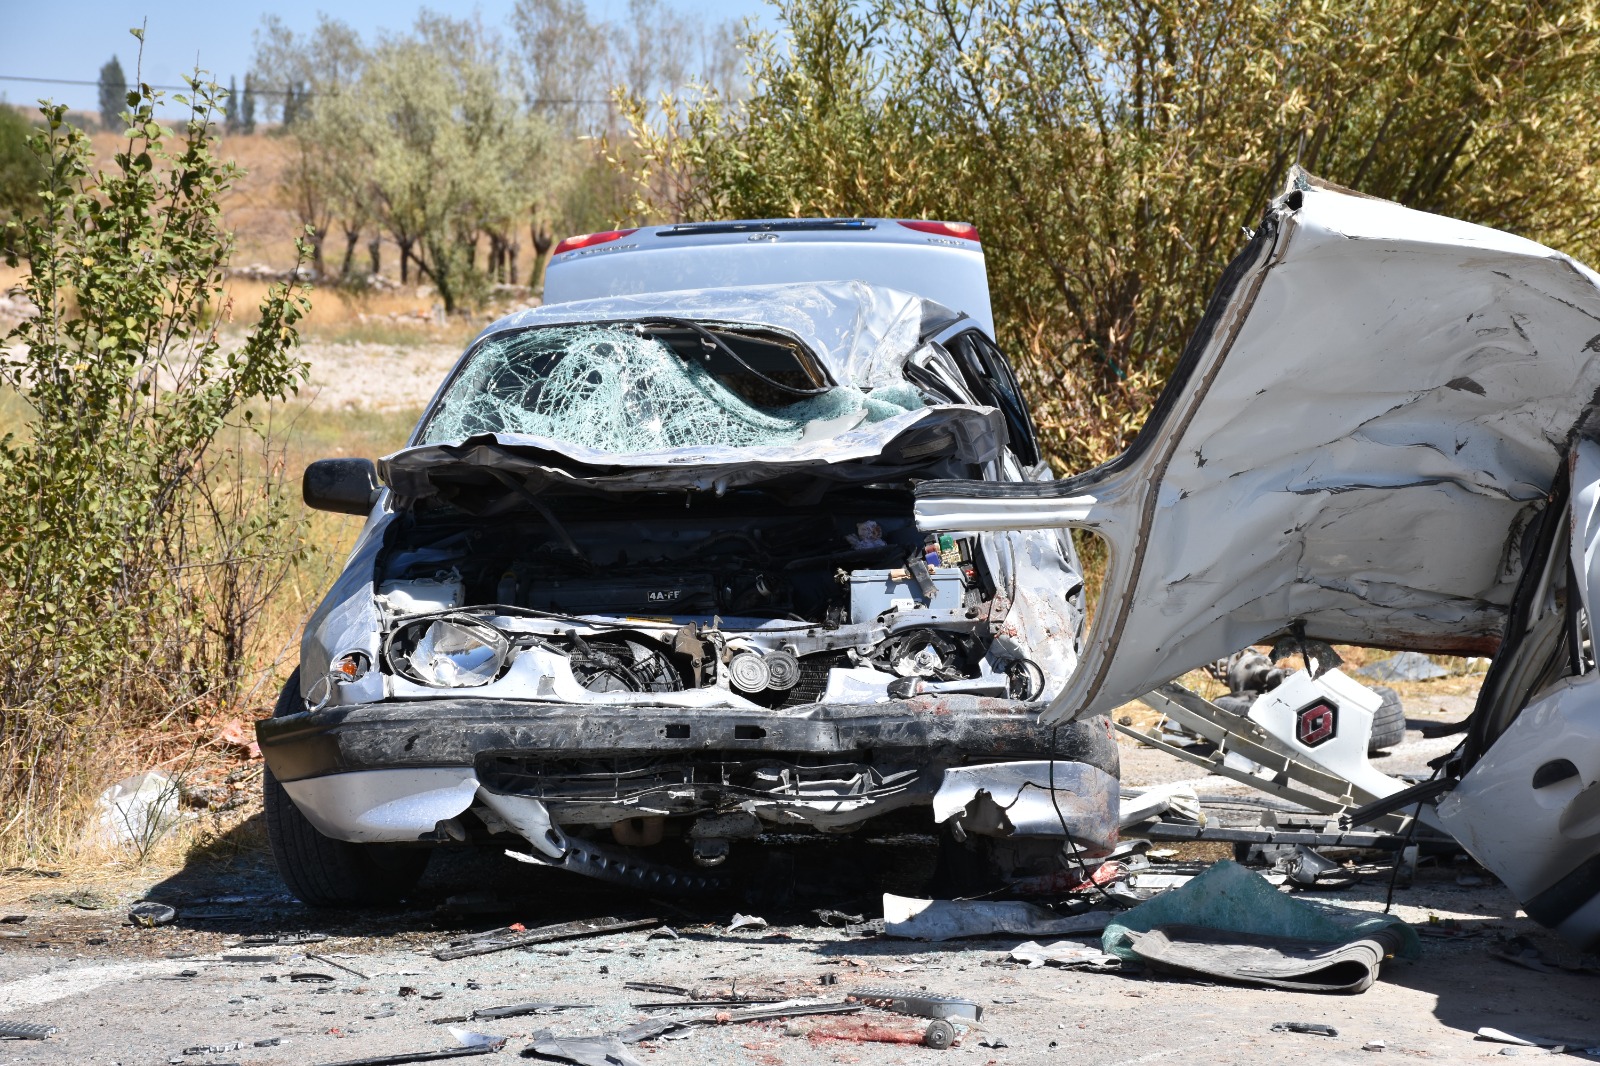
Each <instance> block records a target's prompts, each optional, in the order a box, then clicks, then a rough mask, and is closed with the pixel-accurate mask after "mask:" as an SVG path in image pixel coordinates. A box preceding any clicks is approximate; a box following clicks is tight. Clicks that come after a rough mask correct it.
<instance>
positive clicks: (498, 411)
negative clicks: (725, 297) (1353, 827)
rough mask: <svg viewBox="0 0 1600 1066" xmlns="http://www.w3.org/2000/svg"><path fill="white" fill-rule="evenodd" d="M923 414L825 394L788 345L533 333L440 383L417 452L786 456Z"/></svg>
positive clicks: (687, 336)
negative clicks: (504, 440)
mask: <svg viewBox="0 0 1600 1066" xmlns="http://www.w3.org/2000/svg"><path fill="white" fill-rule="evenodd" d="M921 406H923V400H922V397H921V395H920V394H919V393H918V392H917V390H916V389H915V388H913V387H912V386H910V385H903V386H902V385H896V386H890V387H888V388H877V389H874V390H872V392H871V394H870V395H869V394H867V393H865V392H862V391H861V390H859V389H856V388H851V387H835V386H831V385H829V384H828V382H827V380H826V378H825V377H824V376H823V373H822V371H821V369H820V368H819V367H818V366H817V365H816V362H815V361H814V360H813V359H812V358H811V357H810V355H809V354H808V353H806V352H805V350H804V349H802V348H801V347H800V346H799V345H798V344H796V343H795V342H794V341H792V340H790V339H788V338H786V337H782V336H780V335H778V334H774V333H764V332H757V331H749V332H746V331H729V330H723V329H718V330H715V331H713V330H711V329H707V328H705V327H703V326H699V325H697V324H693V323H688V322H683V323H677V322H674V323H672V324H668V325H661V326H657V325H655V324H651V325H650V326H648V327H643V326H639V327H636V326H635V325H633V324H631V323H629V324H622V325H610V324H607V325H574V326H545V327H540V328H534V329H529V330H524V331H521V332H516V333H509V334H505V335H500V336H495V337H491V338H489V339H488V340H486V341H484V342H483V343H482V344H480V345H479V346H478V348H477V350H476V351H475V352H474V353H473V354H472V355H471V357H470V358H469V360H468V362H467V365H466V366H465V367H464V368H463V369H462V371H461V372H460V373H459V374H458V375H457V376H456V378H455V380H454V381H452V382H451V384H450V386H449V388H448V389H447V390H446V391H445V394H444V396H443V397H442V398H441V399H440V402H439V405H438V407H437V408H436V409H435V411H434V414H433V416H432V417H431V418H430V419H429V420H428V424H427V425H426V427H424V429H423V432H422V434H421V437H420V439H419V441H418V443H420V444H439V443H443V442H448V441H456V440H461V439H464V438H466V437H471V436H475V435H478V434H484V433H506V434H515V435H520V436H535V437H547V438H550V439H553V440H557V441H562V442H564V443H567V444H573V445H578V446H581V447H585V448H592V449H595V450H597V451H605V452H613V453H617V454H624V455H626V454H636V453H642V452H654V451H663V450H669V449H674V448H683V447H705V446H720V447H731V448H748V447H757V446H761V445H781V444H793V443H797V442H799V441H802V440H807V439H818V438H821V437H825V436H831V435H834V434H836V433H840V432H844V431H847V430H849V429H852V428H854V427H855V426H857V425H861V424H863V423H867V422H877V421H880V420H882V419H884V418H888V417H890V416H891V415H895V414H900V413H902V412H904V411H908V410H912V409H915V408H917V407H921Z"/></svg>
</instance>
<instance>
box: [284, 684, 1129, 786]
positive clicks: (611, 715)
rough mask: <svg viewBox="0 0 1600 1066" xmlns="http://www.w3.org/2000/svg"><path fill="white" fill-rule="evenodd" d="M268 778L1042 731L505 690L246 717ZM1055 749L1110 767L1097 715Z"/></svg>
mask: <svg viewBox="0 0 1600 1066" xmlns="http://www.w3.org/2000/svg"><path fill="white" fill-rule="evenodd" d="M256 738H257V740H258V741H259V742H260V745H261V753H262V755H263V756H264V757H265V759H266V762H267V765H268V766H269V767H270V768H271V770H272V773H273V776H274V777H276V778H277V779H278V780H280V781H298V780H302V779H304V778H308V777H320V776H322V775H324V774H331V773H345V772H349V771H354V770H375V769H394V768H408V767H409V768H421V767H442V766H474V765H475V764H476V762H477V760H478V757H479V756H480V755H482V754H486V753H538V754H546V755H552V756H558V757H576V758H595V757H624V758H625V757H628V756H639V757H660V756H663V755H674V754H676V755H692V754H695V753H700V752H707V753H709V752H719V753H734V754H744V753H748V754H752V755H755V754H763V753H765V754H773V755H830V756H846V757H848V756H852V755H860V754H865V753H872V754H873V755H874V756H876V757H878V758H884V757H889V758H893V757H896V756H904V757H908V758H912V759H938V758H944V759H948V760H949V761H950V762H951V763H952V764H957V763H962V762H972V761H985V760H988V759H993V760H995V761H1006V760H1010V759H1017V758H1048V757H1049V755H1050V730H1049V729H1048V728H1047V727H1044V726H1041V725H1040V724H1039V722H1038V719H1037V718H1036V716H1035V715H1034V713H1033V712H1032V711H1031V710H1029V709H1028V708H1026V707H1023V706H1021V705H1018V704H1014V703H1012V702H1010V701H1007V700H995V699H974V698H971V697H965V698H962V699H960V700H956V699H945V700H936V699H928V698H921V699H917V700H911V701H906V702H901V703H889V704H872V705H864V706H847V707H836V706H828V707H823V706H817V707H812V708H808V709H806V710H805V711H803V712H799V713H785V712H781V711H743V710H728V709H725V708H717V709H697V708H685V707H660V706H644V707H641V706H622V707H606V706H594V705H588V704H551V703H539V702H532V701H529V702H521V701H511V700H483V699H477V700H475V699H470V698H468V699H440V700H426V701H388V702H384V703H374V704H366V705H363V706H360V707H351V708H337V709H331V710H325V711H314V712H313V711H307V712H302V713H300V714H292V715H287V716H285V717H282V718H269V719H266V720H264V721H261V722H257V723H256ZM1056 758H1058V759H1062V760H1070V761H1076V762H1086V763H1088V764H1090V765H1092V766H1097V767H1099V768H1100V769H1102V770H1104V771H1105V772H1107V773H1109V774H1111V775H1112V776H1116V774H1117V770H1118V760H1117V748H1116V743H1115V741H1114V740H1112V739H1111V736H1110V733H1109V731H1108V730H1107V729H1106V728H1105V721H1104V719H1103V718H1100V717H1095V718H1090V719H1087V720H1085V721H1081V722H1074V723H1070V724H1069V726H1067V727H1064V728H1062V729H1061V732H1060V738H1059V741H1058V744H1057V748H1056Z"/></svg>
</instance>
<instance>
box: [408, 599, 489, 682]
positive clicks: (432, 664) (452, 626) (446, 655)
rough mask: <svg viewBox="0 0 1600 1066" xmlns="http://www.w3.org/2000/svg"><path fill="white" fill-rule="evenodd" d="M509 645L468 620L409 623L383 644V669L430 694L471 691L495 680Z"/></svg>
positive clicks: (431, 620)
mask: <svg viewBox="0 0 1600 1066" xmlns="http://www.w3.org/2000/svg"><path fill="white" fill-rule="evenodd" d="M510 653H511V644H510V642H509V641H508V640H506V637H505V634H503V633H501V632H500V631H499V630H498V629H496V628H494V627H493V626H491V625H489V624H487V623H485V622H479V621H477V620H476V619H472V618H462V617H457V618H434V619H423V620H420V621H417V622H413V623H411V624H410V625H408V626H404V627H403V628H401V629H400V630H398V631H397V632H396V633H395V634H394V637H393V638H392V639H391V640H390V641H389V647H388V652H387V658H388V660H389V669H390V670H392V671H394V672H395V673H396V674H399V675H400V676H401V677H404V678H407V679H409V680H411V681H415V682H417V683H418V684H419V685H431V686H433V687H436V688H476V687H477V686H479V685H487V684H488V683H489V682H491V681H493V680H494V679H495V678H497V677H499V676H500V670H501V668H502V667H504V666H505V664H506V658H507V656H509V655H510Z"/></svg>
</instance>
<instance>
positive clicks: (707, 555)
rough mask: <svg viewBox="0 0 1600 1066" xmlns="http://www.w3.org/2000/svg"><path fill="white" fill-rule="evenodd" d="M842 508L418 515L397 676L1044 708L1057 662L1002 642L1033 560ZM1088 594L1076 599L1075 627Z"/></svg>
mask: <svg viewBox="0 0 1600 1066" xmlns="http://www.w3.org/2000/svg"><path fill="white" fill-rule="evenodd" d="M828 503H829V504H830V506H828V507H827V508H826V511H825V512H824V510H823V509H821V508H816V507H809V506H808V507H789V508H786V507H784V506H782V504H781V503H780V502H779V501H777V500H775V499H774V498H773V497H772V496H771V495H770V494H768V493H764V492H755V491H748V492H743V493H733V494H730V495H729V496H726V497H723V498H720V499H715V500H706V499H695V500H693V501H692V503H690V504H689V505H688V506H686V504H685V498H684V497H683V496H676V495H674V496H672V497H655V498H643V499H641V498H632V499H630V500H628V501H627V502H626V503H619V502H613V501H611V500H605V499H593V498H586V497H573V498H568V499H565V500H562V501H561V503H560V517H559V518H558V517H557V516H556V514H555V513H554V512H553V511H552V510H550V509H549V508H547V507H541V508H538V509H535V508H532V507H525V508H521V509H516V510H512V511H509V512H507V513H504V514H502V515H499V516H497V517H494V518H482V517H475V516H467V515H463V514H461V513H459V512H457V511H455V510H454V509H452V508H449V507H445V506H439V507H435V508H433V509H419V510H416V511H413V512H411V513H409V514H407V515H406V516H404V517H403V518H402V519H401V520H400V521H398V522H396V523H395V526H394V528H393V529H392V530H391V533H390V543H389V545H388V546H387V548H386V550H385V552H384V554H383V556H382V557H381V558H380V561H379V566H378V575H377V582H376V586H377V592H378V601H379V603H380V604H381V605H382V606H383V608H384V611H385V613H386V615H387V622H388V626H387V630H386V633H385V636H384V640H383V644H382V651H381V667H382V669H383V671H384V672H385V673H387V674H388V675H390V680H391V685H392V692H393V695H394V696H397V697H402V698H403V697H405V696H408V695H417V696H421V695H428V696H435V695H437V694H438V689H439V688H440V687H448V688H480V687H481V688H485V689H490V688H504V687H505V686H508V685H515V686H517V687H519V688H521V687H524V686H531V689H532V693H531V694H534V695H545V696H548V697H554V698H560V699H567V700H572V699H574V698H577V699H580V700H581V699H583V698H591V699H594V698H604V699H606V700H610V701H615V700H616V699H617V698H619V697H621V698H627V697H630V696H632V697H634V698H638V697H639V696H641V695H654V696H660V695H662V694H668V693H674V694H685V696H687V697H688V698H689V699H691V700H694V702H696V703H700V704H703V705H712V704H714V705H724V706H725V705H729V704H732V705H742V706H750V705H755V706H759V707H764V708H786V707H795V706H799V705H803V704H810V703H816V702H818V701H820V700H824V699H827V698H829V693H830V691H831V692H832V693H834V696H835V698H843V697H844V695H845V694H846V693H848V694H849V695H850V697H851V698H853V699H858V700H859V699H861V698H862V697H864V696H865V697H867V698H883V697H890V698H901V699H904V698H908V697H912V696H916V695H922V694H939V693H967V694H973V695H988V696H996V697H1004V698H1008V699H1012V700H1020V701H1033V700H1037V699H1039V698H1040V697H1041V696H1042V695H1043V692H1044V687H1045V678H1046V673H1045V670H1044V668H1043V667H1042V666H1041V664H1040V663H1038V662H1036V661H1034V660H1033V659H1032V658H1029V656H1028V655H1027V654H1026V650H1025V649H1024V648H1022V647H1020V646H1019V645H1018V643H1017V641H1015V640H1014V639H1010V638H1006V639H1001V640H997V639H996V635H997V631H998V630H1000V629H1001V628H1002V626H1003V625H1004V623H1005V620H1006V615H1007V613H1008V610H1009V604H1010V602H1011V597H1010V595H1009V585H1010V584H1011V581H1012V577H1013V574H1012V571H1013V570H1014V569H1015V565H1014V562H1013V561H1012V560H1010V559H1004V560H1001V561H1000V562H999V563H998V564H997V563H996V561H995V560H994V558H993V556H994V554H995V551H996V544H993V543H986V541H993V542H997V544H998V547H999V548H1000V549H1001V550H1005V549H1010V548H1011V547H1013V545H1012V544H1011V543H1010V540H1009V539H1008V538H1006V537H999V538H993V537H991V538H978V537H966V536H960V535H951V534H941V535H923V534H919V533H918V532H917V531H916V529H915V526H914V524H913V522H912V520H911V517H910V497H909V494H908V493H906V492H903V491H894V490H889V489H879V488H864V489H853V490H840V491H836V492H835V493H833V494H831V495H830V497H829V499H828ZM541 511H542V512H544V513H540V512H541ZM824 513H826V516H827V517H825V518H824V517H820V516H821V515H822V514H824ZM1032 537H1034V538H1035V539H1045V540H1051V541H1056V544H1055V545H1054V546H1055V547H1056V550H1057V552H1059V551H1060V550H1061V549H1060V547H1059V545H1060V542H1059V540H1057V538H1055V537H1053V536H1051V535H1048V534H1044V535H1039V534H1034V535H1032ZM1064 562H1065V560H1063V563H1064ZM1002 582H1003V584H1004V586H1005V587H1004V588H1003V587H1002ZM1079 595H1080V591H1079V590H1078V589H1073V590H1071V591H1070V593H1069V594H1068V596H1066V597H1065V602H1063V603H1062V604H1061V606H1060V610H1061V614H1062V616H1063V619H1064V620H1065V619H1067V618H1071V617H1072V616H1073V615H1074V614H1077V612H1075V611H1074V610H1073V608H1075V607H1076V603H1077V597H1078V596H1079ZM484 694H485V695H488V694H490V693H489V692H487V691H486V692H485V693H484ZM527 694H529V693H528V692H526V691H524V693H523V695H527ZM696 695H698V696H699V698H698V699H696V698H695V697H696ZM705 697H711V699H710V701H707V700H706V699H705ZM678 698H679V699H683V698H685V697H684V696H679V697H678ZM656 702H659V700H657V701H656Z"/></svg>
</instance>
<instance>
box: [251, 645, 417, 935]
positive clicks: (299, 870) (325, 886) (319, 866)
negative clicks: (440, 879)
mask: <svg viewBox="0 0 1600 1066" xmlns="http://www.w3.org/2000/svg"><path fill="white" fill-rule="evenodd" d="M303 708H304V704H303V703H302V702H301V701H300V671H299V670H296V671H295V672H294V674H293V675H292V676H291V677H290V678H289V681H288V683H287V684H286V685H284V686H283V691H282V692H281V693H279V695H278V703H277V705H276V706H275V707H274V708H273V710H272V716H273V717H274V718H280V717H282V716H284V715H288V714H295V713H297V712H299V711H300V710H302V709H303ZM261 803H262V808H263V813H264V816H265V818H266V822H267V840H268V841H269V842H270V843H271V845H272V857H273V859H274V860H276V861H277V864H278V876H279V877H281V878H283V883H284V884H285V885H287V886H288V887H289V891H291V892H293V893H294V894H295V896H297V897H298V898H299V899H300V901H301V902H303V903H306V904H308V905H310V906H312V907H354V906H363V905H371V904H376V903H393V902H395V901H397V900H399V899H401V898H403V897H404V896H405V895H406V894H407V893H409V892H410V891H411V890H412V889H414V888H416V886H417V882H418V881H420V880H421V879H422V872H423V870H424V869H425V868H426V867H427V865H428V851H427V849H425V848H409V847H401V846H396V845H394V844H352V843H350V842H349V841H345V840H334V839H333V838H332V837H326V836H323V835H322V834H321V833H319V832H318V831H317V829H316V827H315V826H313V825H312V824H311V822H310V821H309V820H308V819H307V818H306V816H305V815H304V814H302V813H301V812H300V808H299V807H296V806H295V805H294V801H293V800H292V799H290V798H289V793H288V792H286V791H285V790H284V787H283V785H282V784H280V783H279V782H278V779H277V778H275V777H273V776H272V771H271V770H270V769H268V768H267V767H265V766H263V767H262V768H261Z"/></svg>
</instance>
